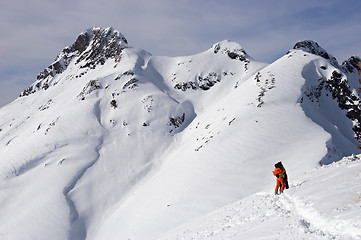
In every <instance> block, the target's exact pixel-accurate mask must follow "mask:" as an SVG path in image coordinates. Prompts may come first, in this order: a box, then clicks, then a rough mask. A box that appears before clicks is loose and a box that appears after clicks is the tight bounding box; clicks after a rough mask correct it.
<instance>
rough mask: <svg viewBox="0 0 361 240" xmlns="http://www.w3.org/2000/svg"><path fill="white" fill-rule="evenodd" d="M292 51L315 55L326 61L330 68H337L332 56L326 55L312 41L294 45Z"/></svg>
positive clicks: (324, 51) (323, 50)
mask: <svg viewBox="0 0 361 240" xmlns="http://www.w3.org/2000/svg"><path fill="white" fill-rule="evenodd" d="M293 49H300V50H303V51H305V52H308V53H312V54H315V55H317V56H320V57H323V58H324V59H327V60H328V61H329V62H330V63H331V65H332V66H334V67H336V68H339V65H338V62H337V60H336V58H335V57H334V56H332V55H331V54H329V53H327V52H326V50H325V49H323V48H322V47H320V45H318V43H317V42H315V41H312V40H305V41H299V42H297V43H296V44H295V46H294V47H293Z"/></svg>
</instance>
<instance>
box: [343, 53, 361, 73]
mask: <svg viewBox="0 0 361 240" xmlns="http://www.w3.org/2000/svg"><path fill="white" fill-rule="evenodd" d="M359 63H361V59H360V58H359V57H357V56H352V57H350V58H349V59H347V60H346V61H344V62H343V63H342V71H343V72H345V73H353V72H357V71H361V66H360V65H359Z"/></svg>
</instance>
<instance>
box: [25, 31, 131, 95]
mask: <svg viewBox="0 0 361 240" xmlns="http://www.w3.org/2000/svg"><path fill="white" fill-rule="evenodd" d="M127 46H128V41H127V39H126V38H125V37H124V36H123V35H122V34H121V33H120V32H118V31H116V30H114V29H113V28H111V27H109V28H106V29H103V28H99V27H93V28H90V29H88V30H86V31H84V32H82V33H80V35H79V36H78V37H77V39H76V40H75V42H74V43H73V44H72V45H71V46H68V47H65V48H64V49H63V50H62V51H61V52H60V53H59V55H58V56H57V57H56V59H55V61H54V62H53V63H52V64H51V65H50V66H49V67H47V68H45V69H44V70H43V71H42V72H41V73H40V74H39V75H38V76H37V80H36V82H35V83H34V84H32V85H31V86H30V87H29V88H27V89H25V90H24V91H23V92H22V93H21V94H20V97H21V96H26V95H29V94H31V93H34V92H36V91H38V90H39V89H44V90H46V89H47V88H48V87H49V86H50V85H49V81H50V80H51V79H52V78H53V77H54V76H55V75H56V74H60V73H62V72H64V71H65V69H67V67H68V66H69V64H70V62H72V61H73V60H74V59H75V63H74V64H75V65H78V66H79V68H90V69H94V68H95V67H96V66H97V65H98V64H101V65H102V64H104V63H105V61H106V60H107V59H114V61H115V62H119V61H120V59H121V52H122V50H123V49H124V48H125V47H127Z"/></svg>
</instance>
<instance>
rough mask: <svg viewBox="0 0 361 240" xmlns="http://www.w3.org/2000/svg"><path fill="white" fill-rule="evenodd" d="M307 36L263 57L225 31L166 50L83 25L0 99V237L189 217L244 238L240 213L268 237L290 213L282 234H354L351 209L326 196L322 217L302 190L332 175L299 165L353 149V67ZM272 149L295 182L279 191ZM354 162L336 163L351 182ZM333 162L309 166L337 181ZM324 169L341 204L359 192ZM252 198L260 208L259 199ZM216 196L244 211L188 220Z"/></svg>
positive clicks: (135, 230) (155, 231)
mask: <svg viewBox="0 0 361 240" xmlns="http://www.w3.org/2000/svg"><path fill="white" fill-rule="evenodd" d="M307 46H308V45H307ZM307 46H303V47H302V48H301V47H299V48H297V49H292V50H290V51H289V53H288V54H286V55H285V56H283V57H282V58H280V59H278V60H277V61H275V62H273V63H271V64H265V63H260V62H257V61H255V60H254V59H252V57H250V56H249V55H248V54H247V53H246V51H245V50H244V49H243V48H242V47H241V46H240V45H239V44H238V43H234V42H231V41H222V42H219V43H215V44H214V45H213V46H212V47H211V48H210V49H208V50H207V51H205V52H202V53H199V54H195V55H192V56H182V57H165V56H152V55H151V54H150V53H148V52H147V51H144V50H142V49H138V48H135V47H131V46H129V45H128V43H127V41H126V39H125V37H124V36H123V35H122V34H121V33H119V32H118V31H115V30H114V29H112V28H107V29H101V28H92V29H89V30H87V31H85V32H83V33H81V34H80V35H79V36H78V38H77V39H76V41H75V43H74V44H72V45H71V46H70V47H67V48H64V50H63V51H62V52H61V53H60V54H59V56H58V57H57V59H56V60H55V62H54V63H53V64H51V65H50V66H49V67H48V68H46V69H45V70H44V71H43V72H42V73H40V74H39V76H38V78H37V80H36V81H35V83H34V84H33V85H31V86H30V87H29V88H28V89H26V90H25V91H24V92H23V94H21V97H19V98H18V99H17V100H15V101H14V102H12V103H10V104H9V105H7V106H4V107H3V108H1V109H0V191H1V193H2V194H0V205H1V206H4V207H1V208H0V236H1V237H0V238H2V239H148V240H149V239H159V238H161V237H164V236H168V235H166V233H169V232H174V231H173V230H175V229H178V228H179V227H180V226H185V228H186V229H189V234H188V233H187V234H188V235H187V234H185V233H184V234H183V233H181V232H182V230H180V231H175V235H169V236H170V237H169V238H170V239H172V238H176V239H177V238H178V237H180V238H181V237H182V236H183V237H185V238H187V237H188V236H189V237H194V236H195V235H194V232H192V231H193V230H192V229H198V228H199V229H204V231H205V232H206V233H207V234H211V233H212V232H211V230H210V229H213V228H214V227H215V226H217V229H218V230H217V231H218V232H217V234H218V233H219V234H221V233H222V232H224V234H226V235H225V236H227V237H228V236H234V238H235V239H237V238H240V236H242V238H243V236H247V234H248V233H247V231H246V229H247V228H249V227H250V225H249V224H248V223H255V222H266V223H269V224H265V225H261V226H260V228H261V229H262V231H258V229H257V228H256V229H255V232H254V233H258V232H259V239H262V238H264V239H269V238H267V237H269V236H275V238H276V235H272V234H271V235H269V233H270V232H271V231H272V229H271V227H273V226H275V224H276V223H277V222H278V221H282V222H285V223H286V222H287V221H288V220H291V224H288V225H286V226H287V227H286V229H287V231H289V233H286V229H283V230H282V232H283V233H284V234H291V235H292V234H295V236H296V237H297V238H299V239H303V238H307V237H310V238H311V239H312V238H314V239H324V238H322V237H325V238H326V239H328V238H332V237H336V238H337V237H339V236H340V238H341V239H342V237H346V239H347V238H348V237H350V238H351V239H352V238H357V237H359V232H357V229H355V228H357V226H359V225H358V224H359V218H358V217H355V218H353V219H354V220H355V224H356V225H355V227H353V226H350V227H349V228H348V227H346V225H349V224H348V223H351V217H350V216H351V215H352V216H353V215H355V216H356V213H358V209H357V208H352V207H350V208H349V210H347V211H348V212H349V213H350V215H342V216H339V215H340V214H339V212H337V210H335V209H336V208H335V207H334V206H333V205H330V206H328V207H330V209H331V208H332V210H334V211H333V212H332V214H331V215H329V216H325V215H324V212H323V209H321V210H320V209H318V208H319V207H324V205H323V200H324V199H327V197H330V196H327V197H326V196H325V195H320V196H317V194H313V193H312V192H311V193H312V194H306V193H307V191H312V189H313V190H315V191H316V190H318V192H321V191H319V190H320V189H325V188H327V187H328V186H329V185H330V184H331V183H330V182H328V181H326V182H322V184H321V186H320V187H317V183H318V182H315V181H314V180H310V179H308V178H307V177H308V175H306V177H305V176H304V173H305V172H309V171H310V170H311V169H314V168H315V167H319V166H320V163H321V164H329V163H331V162H335V161H339V160H340V159H341V158H343V157H346V156H350V155H351V154H360V150H359V149H358V145H359V144H360V133H361V131H360V129H361V128H360V123H361V119H360V116H361V114H359V113H360V111H361V107H360V101H359V95H358V94H355V91H354V89H353V88H354V87H356V84H354V83H351V81H354V79H355V72H356V71H353V72H352V71H351V70H349V71H348V72H345V71H341V70H342V69H340V68H339V66H335V65H334V64H333V63H332V62H330V59H332V58H329V59H327V58H325V56H324V54H321V55H322V56H320V54H317V52H312V51H310V50H309V49H308V50H307V49H304V48H306V47H307ZM310 46H316V45H315V44H311V45H310ZM308 47H309V46H308ZM316 47H318V48H317V49H321V48H320V47H319V46H318V45H317V46H316ZM315 51H316V50H315ZM317 51H318V50H317ZM320 51H321V50H320ZM321 52H322V51H321ZM328 56H331V55H330V54H328ZM350 64H351V65H352V67H356V66H355V65H354V64H352V63H350ZM351 65H350V66H351ZM347 69H351V67H350V68H348V67H347ZM355 69H356V68H355ZM358 158H359V157H357V159H358ZM280 160H281V161H283V162H284V164H285V167H286V169H287V171H288V173H289V176H290V178H291V179H292V181H293V185H292V188H291V189H290V190H288V192H287V193H286V196H281V198H276V197H275V196H273V195H270V194H269V193H271V192H272V191H273V188H274V180H275V179H274V177H273V176H272V173H271V170H273V165H274V163H275V162H277V161H280ZM345 161H346V160H345ZM345 161H339V163H343V162H345ZM358 164H359V160H357V161H353V162H352V163H350V164H348V165H347V166H343V165H342V166H341V167H339V168H338V167H337V169H338V170H340V174H341V175H342V174H343V173H347V174H348V175H349V176H351V178H352V179H353V180H356V179H358V178H359V176H358V175H357V174H356V173H355V172H349V170H350V171H351V170H352V169H358ZM330 166H333V165H330ZM348 167H350V168H348ZM327 169H330V170H327ZM331 169H333V168H332V167H330V168H328V167H324V168H322V169H321V170H317V171H315V175H314V176H313V177H314V178H318V176H326V175H327V174H331V176H333V174H334V175H335V178H332V179H336V170H335V171H333V170H331ZM335 169H336V168H335ZM338 177H339V176H338ZM338 177H337V178H338ZM303 178H306V180H307V181H306V180H305V181H306V182H304V181H303V180H302V179H303ZM333 181H334V180H332V184H334V186H337V184H340V185H339V186H340V187H341V186H342V187H343V192H342V193H343V194H344V195H345V196H347V199H346V200H345V201H346V202H347V203H349V202H350V199H357V196H358V194H360V192H359V190H358V189H354V188H351V186H348V185H345V184H343V183H342V182H340V183H337V184H335V183H334V182H333ZM298 183H300V184H298ZM301 183H302V184H301ZM305 186H308V188H306V187H305ZM313 187H314V188H313ZM45 189H46V190H45ZM350 189H352V191H351V190H350ZM293 190H297V191H296V192H293ZM302 192H305V194H303V193H302ZM298 193H300V194H298ZM332 196H337V199H340V201H335V203H337V204H338V203H341V199H342V204H344V200H343V198H342V196H339V195H337V194H335V195H332ZM332 196H331V197H332ZM282 197H283V198H282ZM305 197H306V198H307V197H309V198H307V199H305ZM313 197H314V198H313ZM317 199H321V200H317ZM353 201H356V204H358V203H359V202H357V201H358V200H353ZM235 202H236V203H237V202H238V203H242V204H240V206H241V207H240V206H238V205H237V206H236V207H235V206H233V205H232V204H233V203H235ZM261 202H264V203H265V204H264V205H262V206H258V207H259V209H261V210H262V209H263V210H264V211H263V210H262V211H261V210H259V209H258V208H257V207H256V206H257V205H258V204H260V203H261ZM308 202H312V203H313V204H315V205H314V206H313V207H314V210H313V209H311V210H310V211H311V212H307V211H304V209H305V207H304V204H306V205H307V203H308ZM230 204H231V205H230ZM225 206H226V208H227V209H229V208H228V206H230V208H231V209H230V210H229V211H230V212H231V213H230V214H231V218H232V221H233V222H235V223H236V222H237V221H240V223H242V224H240V225H239V226H238V225H231V227H230V231H233V233H232V234H233V235H232V234H231V233H230V232H228V230H227V229H228V227H226V226H227V222H225V221H224V219H223V218H222V220H220V219H218V220H220V221H219V223H220V225H217V224H218V223H217V224H216V223H215V222H214V221H213V220H209V219H208V218H206V219H207V220H206V221H205V224H203V223H202V224H199V223H198V222H193V219H203V218H204V217H203V216H208V215H209V214H211V215H212V214H213V213H214V212H215V211H221V215H222V214H224V213H222V210H220V209H222V208H224V207H225ZM243 206H244V207H247V206H251V208H249V209H248V208H246V209H243ZM326 207H327V206H326ZM267 208H269V209H271V210H270V211H271V212H269V215H267V214H266V215H265V212H267V210H266V209H267ZM345 208H347V205H345ZM232 209H236V211H238V210H240V209H241V210H242V211H238V212H237V213H235V212H233V210H232ZM237 209H238V210H237ZM227 211H228V210H227ZM313 213H315V215H314V216H313V215H312V214H313ZM211 215H209V216H211ZM357 216H358V215H357ZM337 217H340V218H343V220H344V223H345V224H343V223H341V222H340V221H337V219H336V218H337ZM34 219H35V220H34ZM237 219H238V220H237ZM241 219H243V220H242V221H241ZM302 219H304V220H302ZM315 219H316V220H317V219H322V221H326V222H330V225H331V226H333V227H334V228H336V226H337V231H336V232H332V231H331V230H329V229H325V226H323V225H322V226H321V225H317V224H316V223H314V221H316V220H315ZM328 219H330V221H328ZM207 222H208V223H207ZM320 222H321V221H320ZM237 224H238V223H237ZM19 226H21V227H22V231H18V230H17V229H18V227H19ZM41 226H47V228H46V229H44V228H43V227H41ZM233 226H235V227H233ZM300 226H301V227H302V229H304V231H303V232H299V231H298V228H299V227H300ZM223 229H224V230H223ZM234 230H235V231H234ZM187 231H188V230H187ZM212 231H213V230H212ZM182 234H183V235H182ZM192 234H193V235H192ZM212 234H213V235H214V236H217V234H216V232H213V233H212ZM219 234H218V236H223V235H222V234H223V233H222V234H221V235H219ZM229 234H230V235H229ZM240 234H241V235H240ZM213 235H212V236H213ZM291 235H287V236H291ZM202 236H203V235H202ZM200 239H202V238H200ZM219 239H222V238H219Z"/></svg>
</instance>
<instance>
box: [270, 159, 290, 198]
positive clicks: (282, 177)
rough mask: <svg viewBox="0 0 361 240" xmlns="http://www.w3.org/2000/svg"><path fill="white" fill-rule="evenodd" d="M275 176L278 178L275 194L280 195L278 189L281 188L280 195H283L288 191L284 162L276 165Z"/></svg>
mask: <svg viewBox="0 0 361 240" xmlns="http://www.w3.org/2000/svg"><path fill="white" fill-rule="evenodd" d="M273 175H275V176H276V177H277V182H276V188H275V194H278V189H279V188H280V194H281V193H283V190H284V189H285V188H286V189H288V180H287V174H286V169H285V168H284V167H283V165H282V162H278V163H276V164H275V170H274V171H273Z"/></svg>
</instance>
